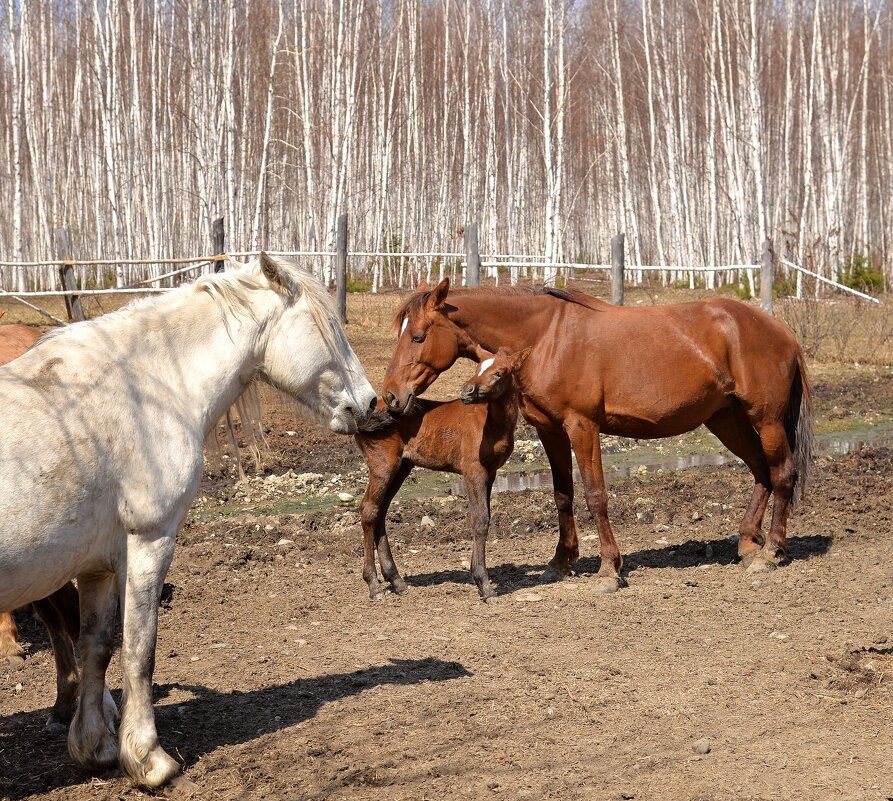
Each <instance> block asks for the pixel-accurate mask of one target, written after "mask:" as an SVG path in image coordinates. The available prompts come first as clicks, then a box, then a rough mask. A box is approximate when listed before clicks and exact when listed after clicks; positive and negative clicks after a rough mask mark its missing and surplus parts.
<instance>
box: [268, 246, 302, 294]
mask: <svg viewBox="0 0 893 801" xmlns="http://www.w3.org/2000/svg"><path fill="white" fill-rule="evenodd" d="M259 261H260V269H261V272H262V273H263V274H264V277H265V278H266V279H267V280H268V281H269V282H270V284H271V285H272V287H273V289H275V290H276V291H277V292H282V293H283V294H285V295H294V294H295V292H296V291H297V287H296V286H295V284H294V282H293V281H292V280H291V277H290V276H289V275H288V273H287V272H286V271H285V270H283V269H282V265H281V264H280V263H279V262H278V261H276V259H274V258H273V257H272V256H271V255H270V254H269V253H267V252H266V251H264V250H262V251H261V252H260V256H259Z"/></svg>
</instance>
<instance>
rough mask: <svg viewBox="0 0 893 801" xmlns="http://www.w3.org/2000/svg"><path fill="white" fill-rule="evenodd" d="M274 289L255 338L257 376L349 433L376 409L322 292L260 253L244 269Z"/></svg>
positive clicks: (293, 268) (325, 422) (293, 269)
mask: <svg viewBox="0 0 893 801" xmlns="http://www.w3.org/2000/svg"><path fill="white" fill-rule="evenodd" d="M249 269H250V270H252V271H255V270H256V271H257V272H256V275H257V276H258V278H259V279H260V280H261V281H262V282H263V283H265V284H266V285H267V286H268V287H269V288H270V289H272V290H273V294H272V307H271V308H268V312H269V313H268V314H267V315H265V318H266V321H265V325H264V328H263V331H262V334H261V336H260V339H259V342H258V347H259V352H258V358H259V360H260V365H259V367H260V373H261V375H262V376H263V377H264V378H265V379H267V380H268V381H269V382H270V383H271V384H272V385H273V386H275V387H277V388H278V389H281V390H283V391H284V392H286V393H288V394H289V395H290V396H291V397H292V398H294V400H295V401H296V402H297V403H298V405H299V406H300V407H301V408H302V409H303V410H304V411H305V412H307V413H308V414H309V415H310V416H311V417H313V418H314V419H316V420H317V421H318V422H320V423H322V424H323V425H328V427H329V428H330V429H332V431H336V432H338V433H339V434H351V433H353V432H355V431H356V430H357V428H358V427H359V426H360V425H362V423H363V422H364V421H365V420H366V418H367V417H368V416H369V414H370V412H371V410H372V409H373V408H374V407H375V391H374V390H373V389H372V386H371V385H370V384H369V380H368V378H367V377H366V373H365V371H364V370H363V366H362V365H361V364H360V361H359V359H357V356H356V354H355V353H354V352H353V349H352V348H351V347H350V344H349V343H348V341H347V337H346V336H345V335H344V329H343V328H342V327H341V323H340V322H339V320H338V317H337V315H336V313H335V309H334V308H333V305H332V302H331V300H330V298H329V296H328V293H327V292H326V291H325V289H324V288H323V287H322V286H321V285H320V284H319V283H318V282H317V281H316V280H315V279H314V278H313V277H312V276H310V275H308V274H307V273H305V272H304V271H303V270H301V269H299V268H298V267H297V266H296V265H294V264H292V263H290V262H287V261H285V260H282V259H274V258H272V257H271V256H269V255H267V254H266V253H261V255H260V258H259V259H258V261H257V262H256V263H255V264H253V265H251V266H250V267H249Z"/></svg>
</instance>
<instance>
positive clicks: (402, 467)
mask: <svg viewBox="0 0 893 801" xmlns="http://www.w3.org/2000/svg"><path fill="white" fill-rule="evenodd" d="M367 464H368V465H369V484H368V485H367V487H366V492H365V494H364V495H363V500H362V501H361V503H360V523H361V525H362V526H363V579H364V580H365V581H366V584H367V585H368V586H369V597H370V598H372V600H375V601H380V600H381V599H382V598H383V597H384V593H383V591H382V588H381V585H380V584H379V583H378V574H377V572H376V570H375V550H376V548H378V558H379V561H380V562H381V571H382V575H384V577H385V580H386V581H389V582H391V583H392V584H394V589H395V590H396V591H397V592H403V590H405V589H406V583H405V582H404V581H403V579H402V578H400V573H399V572H398V570H397V565H396V564H395V563H394V558H393V556H392V555H391V548H390V544H389V543H388V535H387V530H386V527H385V521H386V517H387V513H388V506H390V503H391V501H392V500H393V498H394V495H395V494H396V493H397V490H399V489H400V485H401V484H402V483H403V482H404V480H405V479H406V476H408V475H409V471H410V470H411V469H412V465H409V464H408V463H404V462H403V461H402V459H398V460H390V461H388V462H386V463H384V462H379V461H378V460H372V459H367ZM395 581H396V583H395Z"/></svg>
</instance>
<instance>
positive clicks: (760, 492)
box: [704, 406, 772, 567]
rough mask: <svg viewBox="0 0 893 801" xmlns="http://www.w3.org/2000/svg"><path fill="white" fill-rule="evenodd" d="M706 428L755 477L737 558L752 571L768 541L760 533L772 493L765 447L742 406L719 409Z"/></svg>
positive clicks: (740, 528)
mask: <svg viewBox="0 0 893 801" xmlns="http://www.w3.org/2000/svg"><path fill="white" fill-rule="evenodd" d="M704 425H706V426H707V428H709V429H710V430H711V431H712V432H713V433H714V434H715V435H716V437H717V439H719V441H720V442H722V444H723V445H725V446H726V447H727V448H728V449H729V450H730V451H731V452H732V453H734V454H735V456H737V457H738V458H739V459H741V461H743V462H744V464H746V465H747V466H748V468H750V472H751V473H753V477H754V482H755V484H754V488H753V495H751V498H750V503H748V505H747V510H746V511H745V512H744V517H743V518H742V520H741V525H740V526H739V528H738V533H739V538H738V556H739V557H740V558H741V561H742V563H743V564H744V566H745V567H749V566H750V563H751V562H752V561H753V559H754V557H755V556H756V555H757V554H758V553H759V551H760V548H761V547H762V546H763V543H764V541H765V540H764V537H763V532H762V530H761V529H762V526H763V515H764V514H765V513H766V505H767V504H768V503H769V495H770V494H771V492H772V483H771V480H770V475H769V463H768V462H767V461H766V455H765V454H764V453H763V444H762V442H761V441H760V437H759V435H758V434H757V432H756V430H755V429H754V427H753V426H752V425H751V423H750V419H749V418H748V416H747V414H746V412H745V411H744V409H743V408H742V407H741V406H735V407H732V408H729V409H720V410H719V411H718V412H716V414H714V415H713V416H712V417H711V418H709V419H708V420H707V421H706V422H705V423H704Z"/></svg>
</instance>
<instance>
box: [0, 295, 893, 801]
mask: <svg viewBox="0 0 893 801" xmlns="http://www.w3.org/2000/svg"><path fill="white" fill-rule="evenodd" d="M370 313H372V312H370ZM373 322H377V323H381V320H378V321H373ZM367 323H368V321H364V320H363V318H362V315H360V314H359V313H358V314H357V320H356V321H355V322H354V323H353V324H352V325H351V326H350V327H349V328H348V334H349V336H350V338H351V340H352V341H353V342H354V345H355V348H356V350H357V352H358V354H359V355H360V357H361V359H362V361H363V363H364V365H365V366H366V369H367V372H368V373H369V375H370V378H371V380H372V381H373V384H376V383H377V384H380V380H381V376H382V374H383V370H384V366H385V364H386V362H387V359H388V357H389V355H390V347H391V345H392V341H393V340H392V338H391V335H390V334H389V333H388V332H384V333H382V331H383V327H382V326H381V325H380V324H379V325H377V327H376V325H368V324H367ZM463 369H464V370H465V372H467V371H468V369H469V368H468V367H465V368H460V370H458V371H457V372H456V373H455V374H452V375H450V376H446V377H445V379H446V380H445V381H443V384H442V386H439V387H438V388H437V391H438V392H439V393H441V394H442V395H446V394H449V391H450V389H451V388H454V387H455V384H456V383H458V381H459V379H460V377H461V374H462V370H463ZM813 376H814V382H815V397H816V403H817V410H818V413H819V418H820V428H821V430H823V431H831V430H846V429H849V428H858V429H860V430H861V429H864V428H866V427H871V426H877V425H881V424H884V423H885V422H886V423H889V421H890V420H891V419H893V371H891V370H890V368H889V367H886V368H885V367H882V366H876V367H869V368H860V369H858V370H857V369H856V368H852V367H844V366H841V365H835V366H831V367H827V366H816V367H814V369H813ZM435 394H436V393H435ZM265 403H266V409H267V412H266V416H265V419H266V421H267V423H268V425H269V427H270V433H269V435H268V440H269V445H270V448H269V450H268V451H267V452H265V454H264V455H263V468H262V470H261V474H260V475H259V476H254V475H249V477H248V478H247V479H245V480H244V481H241V482H238V483H236V482H235V481H234V480H233V479H232V478H228V479H221V478H220V477H210V476H209V477H208V479H207V480H206V482H205V484H204V485H203V488H202V492H201V493H200V496H199V498H197V500H196V504H195V506H194V509H193V512H192V513H191V515H190V519H189V522H188V524H187V525H186V527H185V528H184V530H183V531H182V533H181V536H180V538H179V540H178V546H177V552H176V556H175V559H174V564H173V567H172V569H171V571H170V574H169V576H168V585H167V587H166V593H165V596H164V599H163V605H162V609H161V613H160V626H159V629H160V631H159V640H158V648H157V665H156V670H155V682H156V687H155V699H156V714H157V723H158V729H159V733H160V736H161V741H162V744H163V745H164V747H165V748H166V749H167V750H168V751H169V752H170V753H171V754H173V755H175V756H176V757H177V758H178V759H179V760H181V761H182V762H183V764H184V766H185V774H186V776H187V777H188V778H189V779H190V780H191V781H192V782H194V783H195V788H194V790H193V792H192V796H191V797H193V798H196V799H208V800H210V799H222V798H236V799H243V798H244V799H319V800H320V801H321V800H322V799H385V798H386V799H397V800H398V801H404V800H406V801H409V800H410V799H413V800H414V799H438V801H443V800H444V799H467V798H474V797H476V798H480V797H489V798H495V799H562V801H565V800H567V801H574V800H575V799H581V801H595V800H596V799H598V800H600V799H633V798H634V799H665V798H678V799H692V800H694V799H698V800H700V801H708V800H712V799H791V798H804V799H893V771H891V765H893V738H891V730H893V569H891V564H893V524H891V520H893V479H891V476H893V448H891V447H890V441H889V439H887V440H886V441H884V440H883V438H882V439H881V441H880V442H876V443H874V444H865V445H861V446H855V449H854V451H853V452H852V453H849V454H844V455H834V454H831V455H825V456H822V457H821V458H819V459H818V462H817V464H816V468H815V478H814V481H813V483H812V486H811V489H810V491H809V494H808V497H807V499H806V502H805V504H804V505H803V508H802V509H801V510H800V512H799V513H797V514H795V515H794V516H793V517H792V520H791V524H790V527H789V535H790V557H791V560H790V562H789V563H788V564H787V565H785V566H783V567H782V568H781V569H779V570H777V571H775V572H773V573H771V574H767V575H764V576H762V577H760V578H757V579H755V578H754V577H748V576H745V574H744V573H743V572H742V570H741V568H740V567H739V566H738V565H737V564H735V548H736V546H735V542H734V534H735V532H736V531H737V524H738V519H739V517H740V515H741V514H742V512H743V509H744V505H745V503H746V500H747V498H748V497H749V493H750V489H751V485H752V482H751V479H750V476H749V474H748V473H747V472H746V470H744V469H743V468H742V467H740V466H736V465H725V466H720V467H699V468H691V469H685V470H677V471H673V470H663V471H661V472H649V473H645V472H636V471H634V473H633V475H632V476H630V477H627V478H617V477H615V478H611V479H610V486H609V490H610V493H611V500H610V504H611V506H610V513H611V518H612V521H613V523H614V526H615V531H616V533H617V536H618V540H619V542H620V545H621V549H622V551H623V553H624V556H625V568H624V572H625V575H626V579H627V581H628V583H629V586H628V587H627V588H626V589H624V590H622V591H621V592H619V593H617V594H616V595H612V596H596V595H594V594H593V593H592V588H593V586H594V578H593V576H594V574H595V572H596V570H597V569H598V557H597V551H598V540H597V536H596V534H595V528H594V525H593V524H592V522H591V521H589V519H588V515H587V514H585V509H584V507H583V505H582V501H581V498H580V497H578V498H577V500H576V507H577V519H578V523H579V524H580V526H581V534H582V538H583V542H582V552H583V555H582V558H581V559H580V562H579V565H578V575H576V576H574V577H572V578H569V579H567V580H565V581H563V582H559V583H554V584H542V583H540V582H539V576H540V574H541V573H542V572H543V569H544V567H545V564H546V562H547V561H548V560H549V558H550V557H551V555H552V553H553V550H554V547H555V542H556V537H557V522H556V517H555V512H554V507H553V502H552V497H551V492H547V491H539V490H538V491H532V490H526V491H523V492H505V493H501V494H498V495H496V496H494V500H493V519H492V527H491V534H490V541H489V545H488V562H489V567H490V572H491V577H492V579H493V580H494V584H495V585H496V587H497V590H498V593H499V596H498V598H497V599H495V602H493V603H489V604H484V603H481V601H480V600H479V599H478V597H477V592H476V590H475V588H474V584H473V583H472V581H471V578H470V575H469V571H468V569H467V567H468V561H467V560H468V559H469V557H470V544H469V541H468V537H467V536H466V531H465V522H464V515H465V500H464V498H463V497H461V492H457V491H456V490H455V487H454V486H453V485H451V484H450V483H449V482H448V481H446V480H441V481H440V483H425V478H424V477H423V476H420V479H419V482H417V483H415V484H412V483H410V484H409V485H408V486H407V488H406V492H405V493H404V494H403V495H402V496H400V497H399V498H398V501H397V502H396V503H395V504H394V506H392V509H391V513H390V515H389V518H388V524H389V532H390V537H391V542H392V545H393V546H394V549H395V557H396V559H397V561H398V564H399V565H400V567H401V569H402V571H403V574H404V576H405V577H406V578H407V581H408V583H409V585H410V589H409V591H408V592H407V593H406V594H405V595H404V596H395V595H392V594H389V595H388V596H387V597H386V598H385V600H384V601H382V602H372V601H370V600H369V598H368V595H367V591H366V587H365V584H364V583H363V580H362V576H361V553H362V544H361V533H360V527H359V523H358V515H357V512H356V501H355V500H354V501H348V502H347V503H344V504H342V505H337V504H333V502H332V499H333V493H334V492H335V491H343V492H348V493H350V494H352V495H354V496H355V497H356V498H358V497H359V493H361V492H362V489H363V475H364V474H363V465H362V461H361V459H360V456H359V453H358V451H357V449H356V447H355V445H354V444H353V441H352V440H351V439H350V438H338V437H336V436H335V435H330V434H328V433H326V432H324V431H319V430H316V429H311V428H310V427H309V426H307V425H305V424H302V423H299V422H297V421H295V420H294V419H293V418H292V417H291V413H290V410H289V408H288V406H287V404H283V403H281V402H279V401H278V400H277V399H276V398H275V397H274V396H272V395H271V394H269V393H266V394H265ZM518 439H519V440H521V441H522V442H525V443H526V442H527V441H528V440H533V439H535V437H534V436H533V434H532V432H531V431H530V430H529V429H527V428H526V427H521V428H520V429H519V432H518ZM607 444H608V446H609V449H616V450H618V451H626V450H635V448H636V447H637V445H636V443H629V442H626V443H622V442H620V443H616V442H615V443H607ZM683 444H684V443H683ZM538 459H539V456H538V455H537V452H536V449H535V445H534V444H532V443H531V444H529V445H525V446H524V447H523V448H519V451H518V453H517V454H516V457H515V459H514V463H513V465H511V466H510V467H512V469H518V468H520V467H523V466H525V463H529V464H532V465H535V464H536V463H537V461H538ZM245 463H246V464H247V463H248V461H247V459H246V460H245ZM447 487H449V488H450V490H451V491H450V492H447V491H446V488H447ZM578 495H579V492H578ZM246 509H247V510H252V511H251V512H250V513H249V512H246ZM423 517H427V520H425V521H424V522H423ZM18 619H19V622H20V624H21V629H22V635H23V639H24V640H25V641H27V642H29V643H30V645H29V656H28V658H27V660H26V661H25V664H24V666H23V667H22V668H21V669H20V670H18V671H15V672H12V673H0V797H2V798H9V799H15V800H16V801H19V800H20V799H35V800H37V799H40V801H49V800H50V799H54V800H56V801H63V800H64V801H74V800H75V799H77V800H78V801H80V799H87V798H90V799H119V798H139V797H142V796H146V795H149V794H148V793H146V792H145V791H142V790H140V789H138V788H135V787H133V786H132V785H131V784H130V783H129V781H127V780H126V779H124V778H123V777H122V776H121V775H120V774H119V773H111V774H108V775H102V776H95V775H90V774H89V773H87V772H85V771H83V770H81V769H79V768H77V767H75V766H74V765H73V764H72V762H71V761H70V759H69V758H68V755H67V751H66V745H65V741H64V739H57V738H54V737H52V736H50V735H49V734H47V733H46V731H45V730H44V728H43V724H44V720H45V718H46V715H47V708H48V707H49V705H50V704H51V703H52V698H53V691H54V674H53V661H52V654H51V651H50V650H49V646H48V642H47V637H46V634H45V632H44V630H43V629H42V627H41V626H40V624H39V623H37V622H36V621H35V620H33V619H31V618H29V617H28V616H27V615H24V614H19V616H18ZM109 683H110V686H111V687H112V689H113V693H114V694H115V696H116V698H118V699H120V690H119V688H120V684H121V679H120V668H119V665H118V661H117V656H116V657H115V658H114V659H113V662H112V665H111V668H110V670H109ZM180 795H181V796H184V797H185V794H184V793H180Z"/></svg>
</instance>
